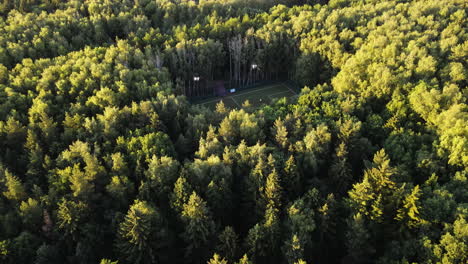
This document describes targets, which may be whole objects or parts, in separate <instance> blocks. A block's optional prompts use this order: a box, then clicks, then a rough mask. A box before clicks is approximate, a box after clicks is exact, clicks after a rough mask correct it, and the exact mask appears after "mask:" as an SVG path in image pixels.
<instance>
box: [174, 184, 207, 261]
mask: <svg viewBox="0 0 468 264" xmlns="http://www.w3.org/2000/svg"><path fill="white" fill-rule="evenodd" d="M182 220H183V222H184V224H185V231H184V233H183V238H184V240H185V242H186V244H187V248H186V250H185V255H186V257H189V258H192V259H194V260H203V259H206V258H207V256H206V255H207V253H208V248H209V245H210V244H211V242H212V241H211V239H212V236H213V235H214V231H215V230H214V228H215V224H214V222H213V220H212V219H211V213H210V211H209V208H208V206H207V205H206V202H205V201H203V199H202V198H201V197H200V196H198V195H197V193H195V192H192V194H191V195H190V198H189V200H188V202H187V203H185V204H184V206H183V211H182Z"/></svg>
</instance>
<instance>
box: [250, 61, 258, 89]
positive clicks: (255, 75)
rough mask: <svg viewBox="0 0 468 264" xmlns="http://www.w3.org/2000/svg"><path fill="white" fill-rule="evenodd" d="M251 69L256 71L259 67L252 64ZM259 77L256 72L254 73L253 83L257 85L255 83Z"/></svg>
mask: <svg viewBox="0 0 468 264" xmlns="http://www.w3.org/2000/svg"><path fill="white" fill-rule="evenodd" d="M250 68H251V69H252V70H253V71H255V70H256V69H257V68H258V65H257V64H256V63H252V65H251V66H250ZM256 77H257V74H256V71H255V72H254V73H253V83H254V84H255V81H256V79H257V78H256Z"/></svg>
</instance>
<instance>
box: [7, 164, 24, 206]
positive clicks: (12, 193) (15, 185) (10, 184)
mask: <svg viewBox="0 0 468 264" xmlns="http://www.w3.org/2000/svg"><path fill="white" fill-rule="evenodd" d="M4 176H5V187H6V191H5V192H3V195H5V197H6V198H7V199H9V200H12V201H15V202H20V201H22V200H24V199H26V191H25V189H24V187H23V184H22V183H21V181H20V180H19V179H18V177H16V176H14V175H13V174H11V173H10V172H9V171H8V170H5V171H4Z"/></svg>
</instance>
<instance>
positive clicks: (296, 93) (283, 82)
mask: <svg viewBox="0 0 468 264" xmlns="http://www.w3.org/2000/svg"><path fill="white" fill-rule="evenodd" d="M281 85H283V86H285V87H286V88H288V90H289V91H291V92H292V93H293V94H294V95H296V94H297V93H296V92H294V91H293V90H292V89H291V88H289V86H287V85H286V84H284V82H282V83H281Z"/></svg>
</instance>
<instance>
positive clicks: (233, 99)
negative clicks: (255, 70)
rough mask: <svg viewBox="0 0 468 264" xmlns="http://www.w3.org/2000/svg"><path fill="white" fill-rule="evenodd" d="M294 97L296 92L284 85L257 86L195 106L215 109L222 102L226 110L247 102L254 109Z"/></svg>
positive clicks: (204, 101)
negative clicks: (280, 99)
mask: <svg viewBox="0 0 468 264" xmlns="http://www.w3.org/2000/svg"><path fill="white" fill-rule="evenodd" d="M294 95H296V92H295V91H294V90H293V89H291V88H289V87H288V86H287V85H286V84H284V83H273V84H268V85H263V86H259V87H256V88H251V89H246V90H241V91H238V92H235V93H230V94H228V95H227V96H223V97H216V98H209V99H206V100H203V101H200V102H198V103H197V104H199V105H203V106H206V107H209V108H211V109H215V108H216V104H218V103H219V102H220V101H223V102H224V105H225V106H226V107H227V108H231V109H232V108H242V104H243V103H244V102H245V101H247V100H248V101H249V102H250V104H251V105H252V106H254V107H259V106H261V105H263V104H269V103H271V101H272V100H273V99H277V98H283V97H287V98H289V97H292V96H294Z"/></svg>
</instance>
